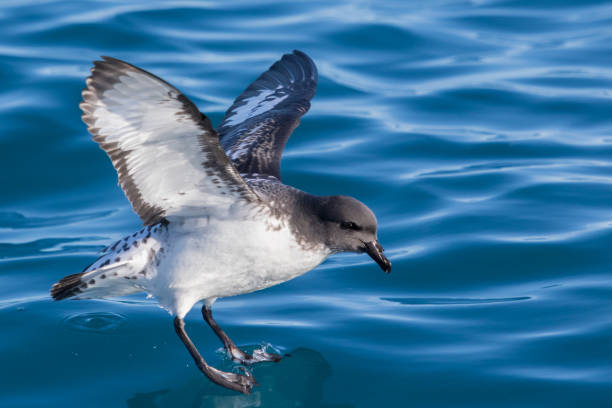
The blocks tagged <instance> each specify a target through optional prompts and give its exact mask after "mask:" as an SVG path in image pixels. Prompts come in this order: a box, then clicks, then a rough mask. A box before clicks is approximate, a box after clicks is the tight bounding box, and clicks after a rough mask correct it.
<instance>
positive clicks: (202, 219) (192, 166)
mask: <svg viewBox="0 0 612 408" xmlns="http://www.w3.org/2000/svg"><path fill="white" fill-rule="evenodd" d="M316 83H317V70H316V67H315V65H314V63H313V62H312V60H311V59H310V58H309V57H308V56H306V55H305V54H304V53H301V52H299V51H294V52H293V53H292V54H287V55H284V56H283V57H282V59H281V60H279V61H277V62H276V63H275V64H273V65H272V67H270V69H269V70H268V71H266V72H264V73H263V74H262V75H261V76H260V77H259V78H257V80H255V81H254V82H253V83H252V84H251V85H250V86H249V87H248V88H247V89H246V90H245V91H244V92H243V93H242V94H241V95H240V96H239V97H238V98H237V99H236V101H234V103H233V104H232V106H231V107H230V108H229V109H228V111H227V112H226V115H225V118H224V119H223V121H222V123H221V125H220V126H219V128H218V132H216V131H215V130H214V129H213V128H212V126H211V124H210V120H208V118H207V117H206V116H205V115H204V114H202V113H200V112H199V111H198V110H197V108H196V106H195V105H194V104H193V103H192V102H191V101H189V99H187V97H185V96H184V95H183V94H182V93H181V92H180V91H178V90H177V89H176V88H175V87H173V86H172V85H170V84H168V83H167V82H165V81H163V80H162V79H160V78H158V77H156V76H155V75H152V74H150V73H148V72H146V71H143V70H141V69H140V68H137V67H135V66H133V65H130V64H128V63H125V62H123V61H120V60H117V59H114V58H109V57H104V60H103V61H96V62H95V64H94V68H93V69H92V75H91V76H90V77H89V78H88V79H87V88H86V89H85V90H84V91H83V102H82V103H81V105H80V106H81V109H82V110H83V120H84V121H85V123H86V124H87V126H88V130H89V131H90V133H91V134H92V135H93V138H94V140H95V141H96V142H98V144H99V145H100V147H101V148H102V149H103V150H104V151H105V152H106V153H107V154H108V156H109V157H110V159H111V161H112V162H113V165H114V166H115V169H116V170H117V174H118V179H119V180H118V181H119V185H120V186H121V188H122V189H123V191H124V193H125V195H126V196H127V198H128V199H129V200H130V203H131V204H132V207H133V209H134V211H135V212H136V213H138V215H139V216H140V217H141V219H142V221H143V224H144V225H145V226H144V227H143V228H142V229H140V230H139V231H137V232H135V233H133V234H131V235H129V236H127V237H125V238H123V239H121V240H119V241H116V242H114V243H113V244H111V245H109V246H108V247H107V248H105V249H104V250H103V251H101V253H100V255H99V257H98V259H97V260H96V261H95V262H94V263H93V264H91V265H90V266H89V267H87V268H86V269H85V270H84V271H83V272H81V273H78V274H73V275H69V276H66V277H65V278H63V279H61V280H60V281H59V282H57V283H56V284H54V285H53V287H52V288H51V295H52V296H53V298H54V299H56V300H61V299H66V298H74V299H89V298H104V297H109V296H121V295H126V294H131V293H137V292H146V293H148V294H149V295H151V296H154V297H155V298H156V299H157V301H158V302H159V304H160V305H161V306H162V307H164V308H165V309H167V310H168V311H169V312H170V313H171V314H174V315H175V316H176V318H175V330H176V331H177V334H178V335H179V337H180V338H181V340H182V341H183V342H184V344H185V345H186V347H187V348H188V350H189V351H190V353H191V354H192V356H193V357H194V359H195V361H196V363H197V364H198V367H199V368H200V369H201V370H202V371H203V372H204V374H206V375H207V376H208V377H209V378H210V379H211V380H212V381H214V382H216V383H217V384H220V385H223V386H226V387H228V388H231V389H235V390H237V391H241V392H246V393H248V392H250V389H251V387H252V386H253V385H254V380H253V379H252V377H248V376H245V375H238V374H234V373H223V372H220V371H219V370H216V369H214V368H212V367H210V366H208V365H207V364H206V362H205V361H204V360H203V359H202V357H201V356H200V355H199V353H198V351H197V349H196V348H195V346H194V345H193V343H192V342H191V340H190V339H189V337H188V336H187V334H186V332H185V328H184V321H183V317H184V316H185V315H186V314H187V312H189V310H190V309H191V308H192V307H193V306H194V305H195V304H196V303H197V302H198V301H204V305H205V306H204V308H203V316H204V318H205V320H206V321H207V322H208V323H209V324H210V325H211V327H213V329H214V330H215V332H216V333H217V335H218V336H219V338H220V339H222V341H223V342H224V344H225V346H226V347H227V348H228V350H229V351H230V353H231V355H232V356H233V358H235V359H238V360H239V361H241V362H243V363H245V364H251V363H252V362H256V361H264V360H267V361H278V359H280V356H273V355H263V357H259V359H257V358H253V357H252V356H248V355H247V354H246V353H244V352H242V351H240V350H239V349H238V348H237V347H236V346H235V345H234V344H233V343H232V342H231V340H229V337H227V335H226V334H225V333H224V332H223V331H222V330H221V329H220V328H219V327H218V326H217V325H216V323H215V322H214V320H213V319H212V314H211V312H210V306H211V305H212V304H213V303H214V302H215V300H216V299H217V298H221V297H227V296H235V295H240V294H244V293H249V292H253V291H256V290H261V289H265V288H267V287H270V286H273V285H277V284H279V283H281V282H285V281H287V280H289V279H293V278H295V277H297V276H299V275H301V274H303V273H306V272H308V271H309V270H311V269H313V268H315V267H316V266H317V265H319V264H320V263H321V262H322V261H323V260H325V258H327V257H328V256H329V255H331V254H333V253H335V252H339V251H353V252H364V251H365V252H367V253H368V254H369V255H370V256H372V257H373V258H374V259H375V260H376V262H377V263H378V264H379V265H380V266H381V268H383V270H385V271H386V272H388V271H390V269H391V263H390V262H389V261H388V259H386V257H384V255H383V249H382V246H380V244H379V243H378V241H377V238H376V229H377V223H376V217H375V216H374V214H373V213H372V211H370V210H369V209H368V208H367V207H366V206H365V205H364V204H362V203H360V202H359V201H357V200H355V199H353V198H350V197H345V196H329V197H317V196H314V195H310V194H308V193H305V192H303V191H300V190H298V189H296V188H293V187H291V186H287V185H285V184H282V182H281V181H280V180H281V176H280V160H281V155H282V151H283V149H284V147H285V144H286V142H287V140H288V138H289V135H290V134H291V132H292V131H293V130H294V129H295V127H296V126H297V125H298V123H299V120H300V118H301V116H302V115H303V114H304V113H306V111H307V110H308V108H309V107H310V99H311V98H312V97H313V96H314V93H315V88H316Z"/></svg>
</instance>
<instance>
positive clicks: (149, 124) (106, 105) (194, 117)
mask: <svg viewBox="0 0 612 408" xmlns="http://www.w3.org/2000/svg"><path fill="white" fill-rule="evenodd" d="M103 58H104V61H96V62H94V67H93V68H92V70H91V76H90V77H89V78H87V88H85V89H84V90H83V102H81V105H80V107H81V110H82V111H83V121H84V122H85V123H86V124H87V128H88V129H89V132H90V133H91V134H92V135H93V138H94V140H95V141H96V142H98V144H99V145H100V147H101V148H102V149H104V151H105V152H106V154H108V156H109V157H110V159H111V160H112V162H113V165H114V166H115V169H116V170H117V173H118V175H119V185H120V186H121V188H122V189H123V192H124V193H125V195H126V196H127V198H128V199H129V200H130V203H131V204H132V207H133V208H134V211H135V212H136V213H137V214H138V215H139V216H140V218H141V219H142V221H143V223H144V224H145V225H151V224H155V223H157V222H159V221H160V220H161V219H162V218H164V217H169V216H173V215H175V216H196V215H206V214H209V213H210V212H211V211H215V209H220V208H227V207H228V206H230V205H231V204H233V203H235V202H236V201H242V202H250V201H256V200H257V198H256V196H255V194H254V193H253V192H252V190H251V189H250V188H249V187H248V186H247V185H246V184H245V182H244V180H243V179H242V178H241V177H240V174H239V173H238V171H236V169H235V168H234V166H233V165H232V163H231V161H230V160H229V159H228V157H227V156H226V155H225V153H224V151H223V149H222V148H221V146H220V144H219V139H218V136H217V134H216V133H215V131H214V130H213V128H212V126H211V124H210V121H209V120H208V118H207V117H206V116H204V115H203V114H201V113H200V112H199V111H198V109H197V108H196V106H195V105H194V104H193V103H192V102H191V101H190V100H189V99H187V98H186V97H185V96H184V95H183V94H182V93H181V92H179V91H178V90H177V89H176V88H174V87H173V86H172V85H170V84H168V83H167V82H165V81H163V80H162V79H160V78H158V77H156V76H155V75H152V74H150V73H148V72H146V71H144V70H142V69H140V68H137V67H135V66H133V65H130V64H128V63H126V62H123V61H120V60H117V59H114V58H109V57H103Z"/></svg>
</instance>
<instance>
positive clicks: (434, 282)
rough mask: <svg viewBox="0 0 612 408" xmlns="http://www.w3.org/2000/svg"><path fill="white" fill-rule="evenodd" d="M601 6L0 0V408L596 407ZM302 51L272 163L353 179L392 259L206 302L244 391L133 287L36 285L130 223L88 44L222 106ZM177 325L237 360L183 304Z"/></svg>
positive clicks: (608, 358)
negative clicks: (62, 289)
mask: <svg viewBox="0 0 612 408" xmlns="http://www.w3.org/2000/svg"><path fill="white" fill-rule="evenodd" d="M610 27H612V5H611V4H610V3H609V2H606V1H596V0H594V1H563V2H553V1H535V2H534V1H524V0H522V1H518V0H517V1H511V0H508V1H487V0H482V1H481V0H479V1H459V0H437V1H410V2H396V1H387V0H385V1H376V2H373V1H372V2H369V1H353V2H349V1H338V2H324V1H308V2H282V1H278V0H269V1H264V2H259V3H257V4H255V3H254V2H250V1H236V2H223V1H216V0H212V1H206V2H195V1H181V2H172V3H170V2H168V3H164V2H159V1H142V2H136V1H95V2H87V3H86V2H64V1H5V2H3V3H2V5H0V38H1V40H0V81H1V82H0V83H1V84H2V87H1V88H0V165H1V166H2V171H0V186H2V194H1V195H0V325H1V327H2V328H3V331H2V336H1V338H0V362H2V366H3V367H4V369H3V370H2V374H0V376H1V378H0V379H1V381H0V406H3V407H4V406H6V407H38V406H75V407H76V406H83V405H86V406H88V407H121V406H124V407H177V406H190V407H200V406H201V407H211V406H215V407H257V406H262V407H288V406H308V407H310V406H314V407H316V406H321V407H335V408H337V407H373V406H401V407H409V406H415V407H448V406H453V407H492V406H495V407H516V406H521V407H543V406H554V407H565V406H567V407H575V406H578V405H579V406H582V407H586V406H589V407H591V406H592V407H602V406H606V405H609V404H610V398H611V396H612V306H611V304H610V298H611V297H612V275H611V274H610V265H612V252H611V251H610V248H611V247H612V215H611V212H610V203H611V202H612V188H611V183H612V160H611V153H612V69H611V68H610V67H611V66H612V29H610ZM293 49H300V50H303V51H305V52H307V53H308V54H309V55H310V56H311V57H312V58H313V59H314V60H315V61H316V62H317V64H318V66H319V72H320V81H319V87H318V91H317V95H316V97H315V99H314V100H313V104H312V109H311V111H310V112H309V113H308V115H307V116H305V117H304V119H303V121H302V124H301V126H300V127H299V128H298V129H297V130H296V132H295V133H294V135H293V137H292V138H291V140H290V141H289V143H288V145H287V148H286V154H285V158H284V160H283V164H282V165H283V175H284V181H285V182H287V183H289V184H292V185H295V186H297V187H299V188H301V189H304V190H306V191H309V192H311V193H315V194H338V193H342V194H349V195H353V196H356V197H358V198H359V199H361V200H362V201H364V202H365V203H367V204H368V205H369V206H370V207H371V208H373V209H374V211H375V212H376V214H377V216H378V218H379V222H380V233H379V236H380V240H381V242H382V243H383V244H384V245H385V247H386V248H387V252H388V254H389V256H390V258H391V260H392V261H393V272H392V273H391V275H389V276H386V275H385V274H384V273H382V272H381V271H380V270H379V268H378V267H377V265H376V264H374V263H373V262H372V261H371V260H369V259H367V258H366V257H365V256H358V255H341V256H336V257H334V258H331V259H329V260H328V261H327V262H325V263H324V264H323V265H321V266H320V267H319V268H317V269H316V270H314V271H312V272H311V273H309V274H307V275H304V276H303V277H300V278H298V279H295V280H293V281H290V282H287V283H285V284H282V285H279V286H277V287H274V288H271V289H269V290H266V291H263V292H260V293H253V294H250V295H246V296H241V297H236V298H230V299H223V300H220V301H218V302H217V303H216V304H215V313H216V317H217V320H218V321H219V322H220V324H221V325H222V326H223V327H224V328H225V329H226V331H227V332H228V333H230V335H231V336H232V337H233V338H234V340H235V341H236V342H237V343H238V344H239V345H241V346H243V347H245V348H247V349H250V350H252V349H254V348H256V347H262V346H267V347H271V348H275V349H277V350H279V351H281V352H283V353H288V354H290V356H288V357H286V358H285V359H284V360H283V361H282V362H281V363H279V364H265V365H260V366H257V367H255V368H254V369H253V374H254V375H255V377H256V378H257V380H258V381H259V383H260V384H261V386H259V387H257V388H256V389H255V390H254V392H253V394H252V395H250V396H244V395H237V394H235V393H233V392H231V391H228V390H225V389H222V388H220V387H217V386H215V385H213V384H211V383H210V382H209V381H207V380H206V379H205V378H203V376H202V375H201V374H200V373H199V372H198V371H197V369H196V368H195V367H194V364H193V362H192V360H191V358H190V356H189V355H188V353H187V351H186V350H185V349H184V347H183V345H182V344H181V343H180V341H179V339H178V338H177V337H176V335H175V333H174V330H173V328H172V320H171V318H170V317H169V316H168V315H167V313H166V312H164V311H163V310H161V309H159V308H158V307H157V306H156V304H155V302H154V301H153V300H147V299H145V298H144V296H132V297H129V298H122V299H113V300H103V301H102V300H99V301H64V302H53V301H52V300H51V299H50V298H49V296H48V289H49V287H50V285H51V284H52V283H53V282H54V281H56V280H57V279H59V278H61V277H62V276H64V275H66V274H70V273H75V272H79V271H81V270H82V269H83V267H85V266H86V265H88V264H89V263H91V262H92V261H93V260H94V259H95V254H96V252H97V251H99V250H100V249H102V248H103V247H104V246H105V245H107V244H108V243H110V242H112V241H113V240H115V239H118V238H120V237H122V236H123V235H125V234H128V233H131V232H133V231H134V230H136V229H138V228H139V220H138V217H137V216H136V215H135V214H133V213H132V211H131V209H130V206H129V203H128V201H127V200H126V199H125V197H124V196H123V194H122V192H121V191H120V189H119V188H118V187H117V186H116V175H115V172H114V170H113V168H112V166H111V164H110V162H109V160H108V159H107V157H106V156H105V154H104V153H103V152H102V151H101V150H100V149H99V148H98V147H97V146H96V144H95V143H94V142H92V141H91V140H90V137H89V135H88V134H87V131H86V129H85V126H84V125H83V123H81V121H80V112H79V109H78V103H79V101H80V91H81V89H82V88H83V86H84V79H85V77H86V76H87V75H88V70H89V68H90V67H91V63H92V61H93V60H94V59H96V58H99V56H100V55H110V56H114V57H117V58H122V59H125V60H127V61H130V62H132V63H134V64H136V65H139V66H142V67H143V68H145V69H147V70H150V71H152V72H154V73H156V74H157V75H159V76H161V77H163V78H165V79H166V80H168V81H169V82H171V83H173V84H175V85H176V86H177V87H178V88H179V89H181V90H182V91H183V92H184V93H185V94H186V95H187V96H188V97H190V98H191V99H192V100H193V101H194V102H196V104H197V105H198V106H199V108H200V109H201V110H202V111H203V112H205V113H206V114H207V115H208V116H210V118H211V120H212V121H213V123H215V124H218V123H219V122H220V120H221V118H222V117H223V113H224V111H225V109H226V108H227V107H228V106H229V105H230V104H231V102H232V100H233V98H234V97H236V96H237V95H238V94H239V93H240V92H241V91H242V90H243V89H244V88H245V87H246V86H247V85H248V84H249V83H250V82H251V81H252V80H254V79H255V78H256V77H257V76H258V75H259V74H260V73H261V72H262V71H264V70H265V69H267V67H268V66H269V65H270V64H272V63H273V62H274V61H275V60H276V59H278V58H279V57H280V56H281V55H282V54H283V53H285V52H289V51H291V50H293ZM187 324H188V329H189V330H190V333H191V335H192V338H193V339H194V341H195V342H196V344H197V345H198V346H199V348H200V351H201V352H202V354H203V355H204V357H205V358H206V359H208V360H209V361H210V362H211V363H212V364H213V365H215V366H217V367H220V368H223V369H226V370H232V369H235V365H234V364H233V363H231V362H230V361H228V359H227V358H226V357H225V356H224V354H223V353H222V352H220V343H219V342H218V341H217V339H216V338H215V337H214V335H213V333H212V332H211V331H210V330H209V329H208V327H207V326H206V325H205V323H204V322H203V321H202V319H201V317H200V315H199V312H198V310H197V308H196V309H195V310H194V311H192V313H190V314H189V315H188V316H187Z"/></svg>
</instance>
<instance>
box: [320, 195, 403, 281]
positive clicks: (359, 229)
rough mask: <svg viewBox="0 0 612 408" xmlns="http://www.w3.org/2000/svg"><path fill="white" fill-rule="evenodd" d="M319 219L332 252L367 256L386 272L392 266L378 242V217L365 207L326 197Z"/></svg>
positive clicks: (342, 197)
mask: <svg viewBox="0 0 612 408" xmlns="http://www.w3.org/2000/svg"><path fill="white" fill-rule="evenodd" d="M319 217H320V219H321V221H322V222H323V223H324V225H325V229H326V233H327V234H326V239H327V240H326V245H327V246H328V247H329V248H330V249H332V250H333V251H349V252H358V253H361V252H366V253H367V254H368V255H370V257H372V259H374V260H375V261H376V263H377V264H378V265H379V266H380V267H381V268H382V270H383V271H385V272H387V273H389V272H391V262H390V261H389V260H388V259H387V257H386V256H385V255H384V249H383V247H382V246H381V245H380V243H379V242H378V238H377V236H376V231H377V229H378V223H377V222H376V216H375V215H374V213H373V212H372V210H370V209H369V208H368V207H367V206H366V205H365V204H363V203H362V202H360V201H358V200H356V199H354V198H352V197H347V196H330V197H325V199H324V200H323V202H322V205H321V209H320V211H319Z"/></svg>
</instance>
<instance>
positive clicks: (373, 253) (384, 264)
mask: <svg viewBox="0 0 612 408" xmlns="http://www.w3.org/2000/svg"><path fill="white" fill-rule="evenodd" d="M365 251H366V253H367V254H368V255H370V257H371V258H372V259H373V260H375V261H376V263H377V264H378V266H380V268H381V269H382V270H383V271H385V272H386V273H389V272H391V261H389V260H388V259H387V257H386V256H385V255H384V253H383V252H384V251H385V250H384V248H383V247H382V246H381V245H380V244H379V243H378V241H372V242H366V243H365Z"/></svg>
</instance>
